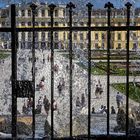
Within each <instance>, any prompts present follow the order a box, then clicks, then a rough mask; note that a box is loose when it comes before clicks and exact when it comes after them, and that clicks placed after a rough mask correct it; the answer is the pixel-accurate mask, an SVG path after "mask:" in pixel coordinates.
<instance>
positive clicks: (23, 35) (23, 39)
mask: <svg viewBox="0 0 140 140" xmlns="http://www.w3.org/2000/svg"><path fill="white" fill-rule="evenodd" d="M21 38H22V41H25V33H24V32H22V33H21Z"/></svg>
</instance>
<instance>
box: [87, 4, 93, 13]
mask: <svg viewBox="0 0 140 140" xmlns="http://www.w3.org/2000/svg"><path fill="white" fill-rule="evenodd" d="M86 6H87V7H88V10H90V11H91V10H92V7H93V4H91V3H90V2H89V3H88V4H87V5H86Z"/></svg>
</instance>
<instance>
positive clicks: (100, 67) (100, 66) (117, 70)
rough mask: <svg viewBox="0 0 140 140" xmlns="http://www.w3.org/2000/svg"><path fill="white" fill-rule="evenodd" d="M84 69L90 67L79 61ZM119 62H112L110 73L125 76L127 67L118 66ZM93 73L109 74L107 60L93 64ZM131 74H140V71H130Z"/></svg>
mask: <svg viewBox="0 0 140 140" xmlns="http://www.w3.org/2000/svg"><path fill="white" fill-rule="evenodd" d="M77 64H78V65H79V66H80V67H82V68H83V69H86V70H87V69H88V68H87V67H85V66H84V65H83V64H81V63H77ZM117 64H118V63H115V62H111V63H110V75H113V76H125V75H126V68H122V67H117ZM91 73H92V74H93V75H106V74H107V63H106V62H98V63H96V64H95V66H92V68H91ZM129 75H130V76H131V75H140V72H137V73H136V72H133V73H132V72H130V73H129Z"/></svg>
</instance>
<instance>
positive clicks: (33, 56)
mask: <svg viewBox="0 0 140 140" xmlns="http://www.w3.org/2000/svg"><path fill="white" fill-rule="evenodd" d="M30 8H31V10H32V25H33V30H32V33H33V36H32V39H33V41H32V82H33V96H32V97H33V109H32V116H33V122H32V131H33V139H34V138H35V30H34V28H35V14H36V8H37V5H35V4H34V3H32V4H31V5H30Z"/></svg>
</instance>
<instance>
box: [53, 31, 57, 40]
mask: <svg viewBox="0 0 140 140" xmlns="http://www.w3.org/2000/svg"><path fill="white" fill-rule="evenodd" d="M54 40H55V41H58V32H55V33H54Z"/></svg>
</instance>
